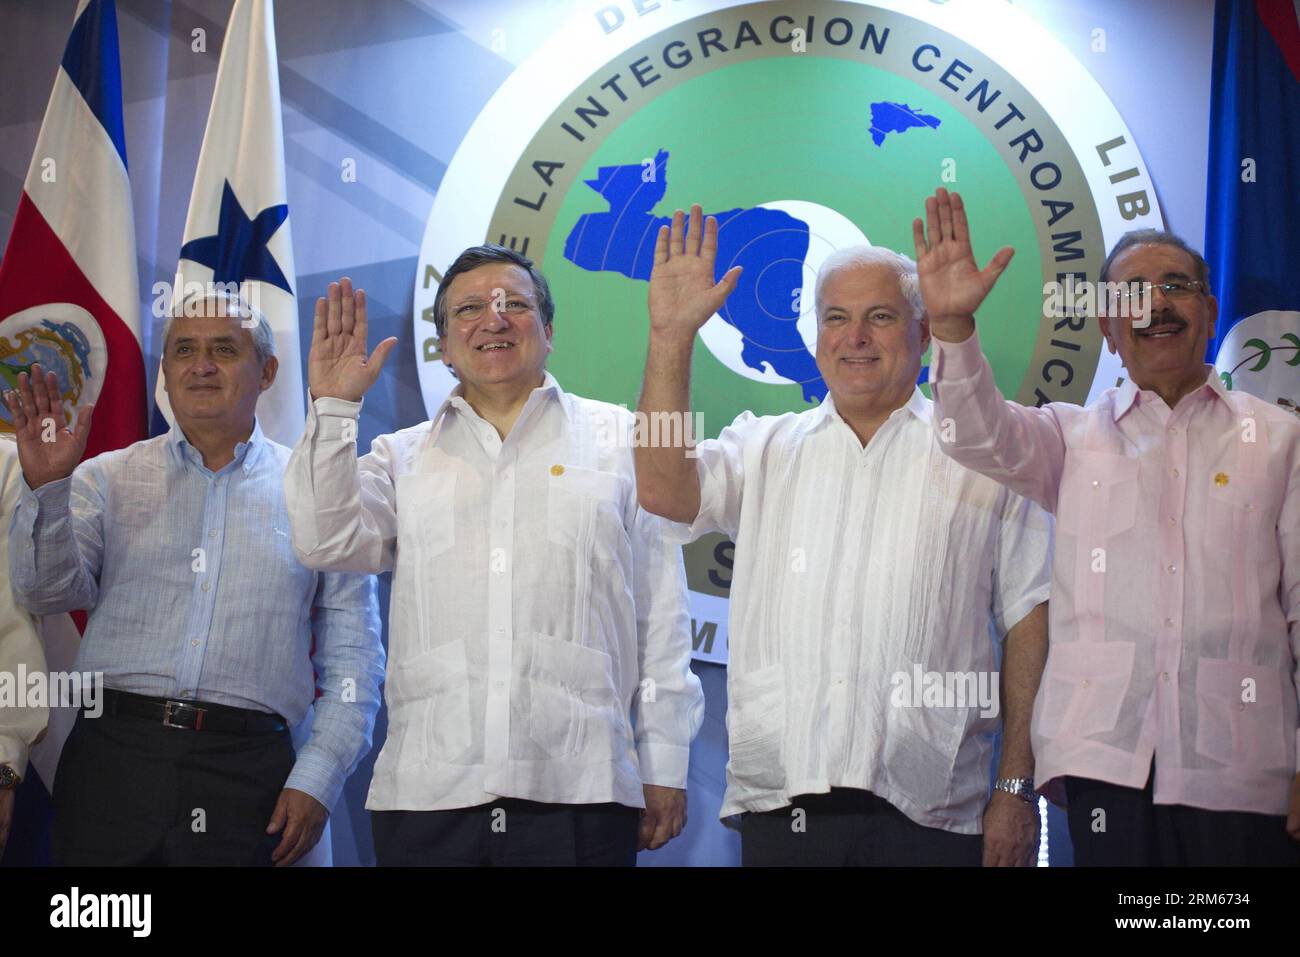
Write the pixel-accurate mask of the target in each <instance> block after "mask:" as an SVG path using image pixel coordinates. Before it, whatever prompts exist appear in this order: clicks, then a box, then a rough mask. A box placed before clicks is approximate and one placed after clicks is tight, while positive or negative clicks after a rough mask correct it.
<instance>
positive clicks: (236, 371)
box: [162, 303, 279, 429]
mask: <svg viewBox="0 0 1300 957" xmlns="http://www.w3.org/2000/svg"><path fill="white" fill-rule="evenodd" d="M216 305H218V306H219V307H221V308H214V309H213V310H210V314H209V315H207V316H178V317H176V318H175V319H173V320H172V321H171V325H170V327H169V329H168V331H167V341H166V342H165V343H164V344H163V361H162V371H163V380H164V385H163V388H164V389H165V390H166V392H167V398H168V401H169V402H170V403H171V407H172V412H173V413H174V414H175V416H176V420H177V421H178V422H179V423H180V425H181V428H182V429H185V428H186V427H187V425H188V424H189V423H195V424H200V423H202V424H204V425H210V424H220V425H224V426H226V427H229V428H231V429H243V428H246V427H248V426H249V425H251V424H252V421H253V415H254V412H255V411H256V409H257V398H258V396H260V395H261V394H262V393H263V392H265V391H266V390H267V389H269V388H270V387H271V383H273V382H274V381H275V373H276V369H277V368H278V367H279V365H278V361H277V360H276V358H275V356H269V357H268V358H267V360H266V362H265V364H263V363H262V362H261V361H259V360H258V358H257V350H256V349H255V348H254V346H253V334H252V332H251V330H248V329H245V328H243V327H242V325H241V324H240V319H239V317H238V316H227V315H226V314H225V309H224V303H217V304H216Z"/></svg>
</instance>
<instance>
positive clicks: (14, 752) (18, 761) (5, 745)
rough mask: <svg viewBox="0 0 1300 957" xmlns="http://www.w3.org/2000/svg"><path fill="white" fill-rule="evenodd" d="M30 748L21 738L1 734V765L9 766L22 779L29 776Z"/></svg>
mask: <svg viewBox="0 0 1300 957" xmlns="http://www.w3.org/2000/svg"><path fill="white" fill-rule="evenodd" d="M27 755H28V748H27V745H25V744H24V743H23V742H22V740H21V739H20V738H16V737H13V736H11V735H8V734H0V764H7V765H9V767H11V768H13V769H14V773H15V774H17V775H18V776H19V777H20V778H21V777H25V776H26V775H27Z"/></svg>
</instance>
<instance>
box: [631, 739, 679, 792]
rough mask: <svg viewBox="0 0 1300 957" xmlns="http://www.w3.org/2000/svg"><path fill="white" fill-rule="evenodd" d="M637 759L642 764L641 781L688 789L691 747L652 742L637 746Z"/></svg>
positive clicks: (660, 785) (665, 786)
mask: <svg viewBox="0 0 1300 957" xmlns="http://www.w3.org/2000/svg"><path fill="white" fill-rule="evenodd" d="M636 756H637V760H638V762H639V763H640V765H641V783H642V784H654V785H657V786H658V787H661V788H680V789H681V790H683V791H684V790H686V778H687V775H688V773H689V771H690V766H691V749H690V747H689V746H688V747H685V748H680V747H678V746H677V745H675V744H650V743H648V742H643V743H641V744H638V745H637V746H636Z"/></svg>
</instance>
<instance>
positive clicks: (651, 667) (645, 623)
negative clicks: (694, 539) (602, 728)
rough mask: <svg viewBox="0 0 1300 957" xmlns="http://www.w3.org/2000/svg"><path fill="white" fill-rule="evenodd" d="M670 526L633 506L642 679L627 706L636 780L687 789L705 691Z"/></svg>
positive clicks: (682, 571)
mask: <svg viewBox="0 0 1300 957" xmlns="http://www.w3.org/2000/svg"><path fill="white" fill-rule="evenodd" d="M670 524H671V523H668V522H665V521H664V520H663V519H660V518H659V517H657V516H655V515H652V514H650V513H649V512H647V511H645V510H644V509H642V508H639V507H638V508H637V510H636V517H635V520H634V523H633V527H632V573H633V598H634V601H635V603H636V632H637V661H638V664H639V666H640V677H639V681H638V688H637V691H636V697H635V699H634V700H633V703H632V726H633V728H634V729H635V734H636V750H637V758H638V760H639V763H640V767H641V781H642V783H644V784H656V785H660V786H662V787H672V788H685V787H686V777H687V772H688V768H689V764H690V746H691V741H692V740H694V738H695V735H696V734H697V733H698V732H699V730H700V725H701V724H702V723H703V721H704V691H703V689H702V688H701V687H700V679H699V678H697V677H696V675H695V673H694V672H693V671H691V630H690V624H691V616H690V610H689V605H688V600H687V589H686V566H685V563H684V562H683V561H682V549H681V546H680V545H679V544H678V543H677V542H676V541H674V540H673V539H672V538H671V537H670V536H668V535H665V534H664V531H665V526H668V525H670Z"/></svg>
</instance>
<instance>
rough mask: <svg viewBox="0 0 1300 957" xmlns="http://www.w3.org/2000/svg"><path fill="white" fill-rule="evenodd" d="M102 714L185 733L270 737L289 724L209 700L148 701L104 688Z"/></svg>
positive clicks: (159, 699)
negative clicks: (266, 735)
mask: <svg viewBox="0 0 1300 957" xmlns="http://www.w3.org/2000/svg"><path fill="white" fill-rule="evenodd" d="M103 694H104V713H105V714H112V715H127V716H129V717H132V718H145V719H147V720H149V721H158V722H161V723H162V724H164V725H166V726H167V727H169V728H180V729H182V730H184V731H221V732H223V733H225V734H272V733H282V732H285V731H288V729H289V723H288V722H287V721H285V720H284V718H282V717H280V716H279V715H278V714H268V713H267V712H265V711H255V710H253V709H252V708H234V707H231V706H230V705H224V704H212V703H211V702H208V701H178V700H176V699H175V698H150V697H148V696H147V695H142V694H132V693H131V692H129V691H114V690H113V689H112V688H105V689H104V691H103Z"/></svg>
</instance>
